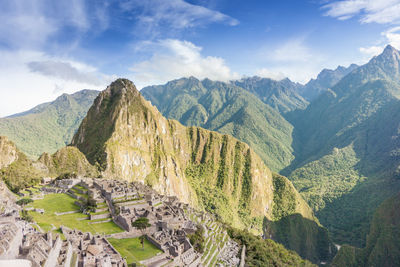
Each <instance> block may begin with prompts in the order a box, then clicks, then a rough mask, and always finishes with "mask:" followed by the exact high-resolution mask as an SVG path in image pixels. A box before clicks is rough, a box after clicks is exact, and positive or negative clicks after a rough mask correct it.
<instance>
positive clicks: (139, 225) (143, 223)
mask: <svg viewBox="0 0 400 267" xmlns="http://www.w3.org/2000/svg"><path fill="white" fill-rule="evenodd" d="M132 226H133V227H134V228H136V229H138V230H140V232H141V233H142V235H141V236H140V237H139V239H140V243H141V244H142V249H143V250H144V240H145V239H146V237H145V234H146V229H147V228H149V227H150V226H151V224H150V223H149V219H148V218H146V217H140V218H138V219H136V220H135V221H134V222H132Z"/></svg>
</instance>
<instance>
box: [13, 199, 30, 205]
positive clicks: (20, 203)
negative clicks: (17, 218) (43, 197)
mask: <svg viewBox="0 0 400 267" xmlns="http://www.w3.org/2000/svg"><path fill="white" fill-rule="evenodd" d="M32 202H33V200H32V199H30V198H22V199H20V200H18V201H17V202H15V203H17V204H18V205H20V206H22V207H23V206H25V205H27V204H29V203H32Z"/></svg>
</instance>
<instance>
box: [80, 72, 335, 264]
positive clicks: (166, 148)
mask: <svg viewBox="0 0 400 267" xmlns="http://www.w3.org/2000/svg"><path fill="white" fill-rule="evenodd" d="M72 144H73V145H74V146H76V147H78V148H79V150H81V151H82V152H83V153H84V154H85V155H86V157H87V158H88V160H89V162H90V163H92V164H94V165H96V166H98V167H99V168H100V169H101V170H102V174H103V176H105V177H115V178H118V179H125V180H129V181H132V180H138V181H143V182H144V183H146V184H148V185H151V186H152V187H153V188H154V189H156V190H158V191H159V192H161V193H162V194H167V195H175V196H177V197H178V198H179V199H180V200H181V201H184V202H187V203H190V204H191V205H192V206H194V207H197V208H200V209H205V210H207V211H209V212H212V213H214V214H216V215H217V217H218V218H219V219H220V220H221V221H223V222H226V223H229V224H231V225H233V226H235V227H240V228H244V227H246V228H248V229H251V231H252V232H253V233H261V232H262V231H263V223H264V219H267V220H268V221H271V222H275V221H279V220H281V219H282V218H284V217H287V216H289V215H292V214H300V217H301V218H304V219H308V220H310V221H314V222H315V223H316V224H318V221H317V220H316V219H315V217H314V216H313V214H312V212H311V209H310V208H309V207H308V206H307V204H306V203H305V202H304V200H303V199H302V198H301V197H300V195H299V194H298V192H297V191H296V190H295V188H294V187H293V185H292V184H291V183H290V182H289V181H288V179H287V178H285V177H283V176H278V175H273V174H272V173H271V171H270V170H269V169H268V168H267V167H266V166H265V165H264V163H263V161H262V160H261V159H260V157H259V156H258V155H257V154H256V153H254V152H253V150H252V149H251V148H250V147H249V146H248V145H247V144H245V143H242V142H240V141H238V140H237V139H235V138H233V137H231V136H229V135H222V134H219V133H216V132H212V131H208V130H205V129H203V128H198V127H185V126H183V125H181V124H180V123H179V122H177V121H174V120H167V119H165V118H164V117H163V116H162V115H161V114H160V112H159V111H158V110H157V109H156V108H155V107H153V106H152V105H151V104H150V103H149V102H148V101H145V100H144V98H143V97H142V96H141V95H140V93H139V92H138V91H137V90H136V88H135V86H134V85H133V83H132V82H130V81H128V80H125V79H118V80H117V81H115V82H113V83H112V84H111V85H110V86H109V87H108V88H107V89H106V90H105V91H103V92H101V93H100V95H99V96H98V97H97V98H96V100H95V102H94V105H93V106H92V107H91V108H90V109H89V111H88V114H87V116H86V118H85V119H84V120H83V121H82V124H81V126H80V127H79V130H78V132H77V133H76V135H75V136H74V138H73V141H72ZM264 227H265V225H264ZM288 238H290V237H288ZM299 242H301V241H299ZM328 244H329V240H327V241H326V246H328ZM314 248H315V247H314V246H310V254H313V255H314V254H318V253H317V251H316V250H315V249H314ZM314 259H315V258H313V260H314Z"/></svg>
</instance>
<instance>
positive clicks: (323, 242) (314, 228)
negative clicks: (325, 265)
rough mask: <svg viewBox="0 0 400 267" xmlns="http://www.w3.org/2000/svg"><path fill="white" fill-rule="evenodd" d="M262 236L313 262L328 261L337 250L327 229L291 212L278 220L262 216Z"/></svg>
mask: <svg viewBox="0 0 400 267" xmlns="http://www.w3.org/2000/svg"><path fill="white" fill-rule="evenodd" d="M263 226H264V236H265V237H266V238H270V239H272V240H274V241H276V242H278V243H281V244H283V245H284V246H285V247H286V248H287V249H290V250H294V251H296V252H297V253H298V254H299V255H300V256H301V257H303V258H305V259H308V260H310V261H311V262H313V263H317V264H319V263H320V262H329V261H331V260H332V258H333V257H334V256H335V254H336V252H337V250H336V247H335V245H334V244H333V242H332V241H331V239H330V236H329V233H328V230H327V229H326V228H324V227H322V226H321V225H319V224H317V223H316V222H315V221H312V220H309V219H306V218H304V217H303V216H301V215H300V214H292V215H289V216H286V217H283V218H282V219H280V220H278V221H269V220H268V219H267V218H264V222H263Z"/></svg>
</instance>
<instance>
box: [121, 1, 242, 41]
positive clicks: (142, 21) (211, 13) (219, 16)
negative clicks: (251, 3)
mask: <svg viewBox="0 0 400 267" xmlns="http://www.w3.org/2000/svg"><path fill="white" fill-rule="evenodd" d="M121 7H122V8H123V9H124V10H126V11H133V12H134V11H137V9H138V8H140V9H141V12H140V14H139V15H138V16H137V17H136V19H137V20H138V21H139V23H138V24H139V26H138V28H139V29H140V33H141V34H143V31H147V33H149V34H153V35H158V34H159V33H160V31H161V29H162V28H163V27H168V28H170V29H175V30H182V29H186V28H193V27H198V26H203V25H206V24H209V23H213V22H219V23H226V24H228V25H231V26H235V25H237V24H239V21H238V20H236V19H234V18H232V17H230V16H228V15H225V14H223V13H221V12H219V11H215V10H211V9H209V8H206V7H203V6H200V5H194V4H190V3H187V2H185V1H183V0H168V1H165V0H146V1H143V0H129V1H127V2H124V3H123V4H121Z"/></svg>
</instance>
